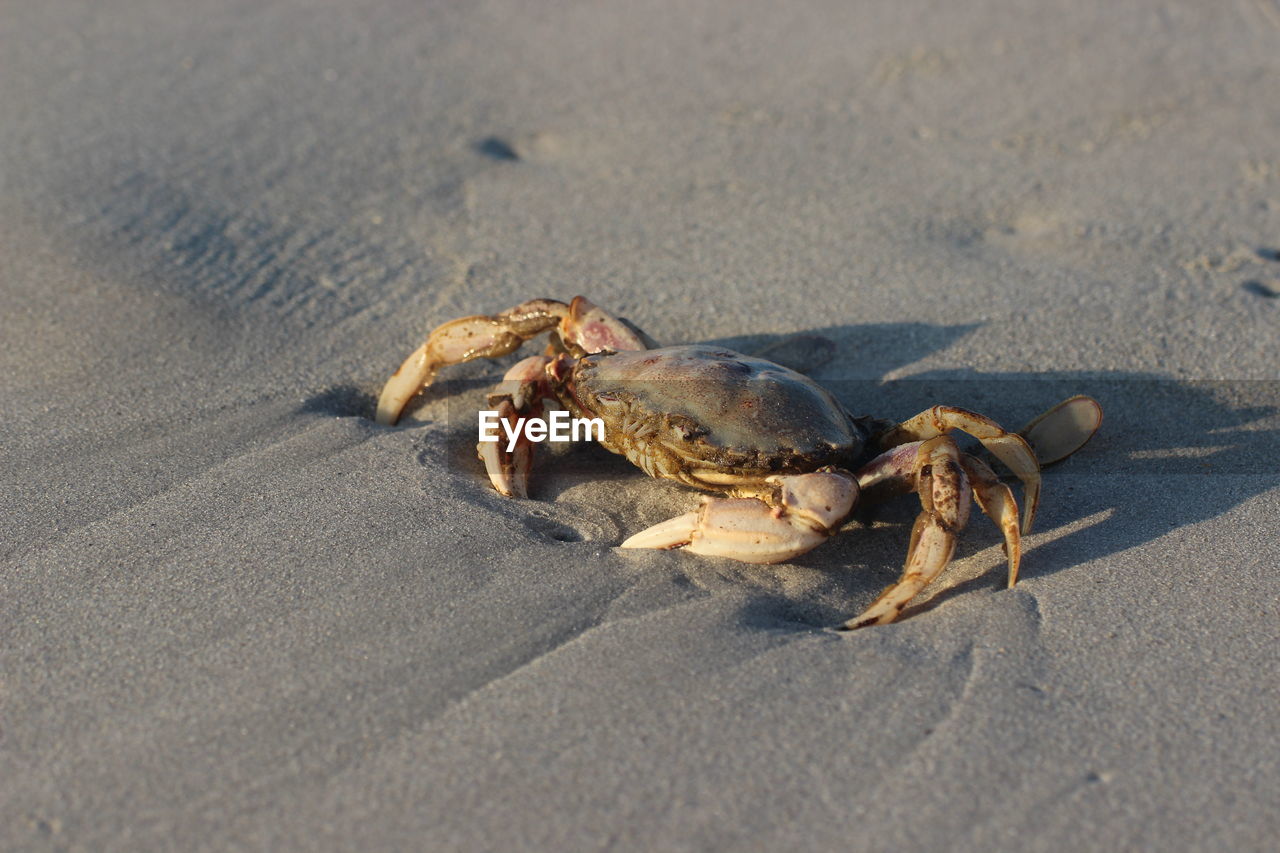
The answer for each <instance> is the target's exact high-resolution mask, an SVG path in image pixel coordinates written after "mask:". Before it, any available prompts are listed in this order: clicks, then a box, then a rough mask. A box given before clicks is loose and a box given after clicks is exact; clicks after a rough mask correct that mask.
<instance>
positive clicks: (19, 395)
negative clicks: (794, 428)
mask: <svg viewBox="0 0 1280 853" xmlns="http://www.w3.org/2000/svg"><path fill="white" fill-rule="evenodd" d="M3 18H4V25H3V26H2V27H0V115H2V116H3V118H2V119H0V340H3V343H4V346H3V347H0V423H2V426H0V430H2V434H3V438H2V439H0V449H2V452H0V483H2V484H3V489H2V490H0V519H2V522H3V529H2V530H0V577H2V578H3V580H2V582H0V583H2V586H0V847H2V848H4V849H6V850H25V849H36V850H40V849H49V850H80V849H83V850H95V851H111V850H121V851H124V850H130V851H132V850H154V849H176V850H201V849H242V848H253V849H272V850H288V849H294V850H304V849H305V850H340V849H360V850H387V849H421V850H498V849H516V850H523V849H529V850H547V851H560V850H596V849H613V850H778V849H786V850H832V849H841V850H982V851H986V850H994V849H1018V850H1027V851H1035V850H1073V851H1075V850H1119V849H1130V850H1131V849H1152V850H1233V851H1245V850H1268V849H1274V845H1275V843H1276V839H1277V838H1278V837H1280V800H1278V798H1277V791H1280V716H1278V715H1277V713H1276V708H1277V703H1278V702H1280V668H1278V667H1277V663H1278V657H1280V656H1278V654H1277V639H1278V633H1280V632H1278V631H1277V627H1278V626H1280V619H1277V613H1278V612H1280V581H1278V579H1277V578H1278V574H1277V562H1278V561H1280V544H1277V538H1276V536H1275V530H1276V518H1277V516H1278V515H1280V463H1278V461H1277V460H1280V439H1278V438H1277V436H1278V435H1280V432H1278V431H1280V414H1278V412H1280V393H1278V392H1277V388H1278V387H1280V386H1278V384H1277V381H1276V380H1277V379H1278V378H1280V377H1277V370H1276V352H1277V343H1278V342H1280V299H1276V298H1275V295H1276V293H1277V292H1278V291H1280V112H1278V111H1277V110H1276V109H1275V105H1276V93H1277V86H1278V84H1280V50H1278V49H1277V48H1278V46H1280V4H1277V3H1276V2H1275V0H1239V2H1234V3H1230V4H1222V5H1218V4H1208V3H1199V2H1192V0H1171V2H1135V3H1112V2H1082V3H1075V4H1070V5H1069V6H1067V5H1064V4H1059V5H1058V6H1057V7H1050V5H1049V4H1043V3H1031V2H1026V3H1020V2H987V0H979V2H974V3H965V4H948V3H922V2H902V3H896V4H879V3H856V4H846V3H841V2H835V0H830V2H816V3H801V4H772V3H754V2H738V1H737V0H715V2H708V3H700V4H687V3H675V2H669V3H648V2H646V3H626V4H622V3H618V4H613V5H612V6H611V7H609V8H598V7H597V6H596V5H594V4H569V3H558V4H554V5H552V4H536V5H535V4H526V3H519V2H513V0H507V2H482V3H468V4H447V5H439V6H437V5H434V4H433V5H425V4H421V3H416V2H405V1H404V0H400V2H389V3H384V4H378V5H377V6H372V5H370V6H368V7H366V6H365V5H364V4H352V3H302V2H269V3H260V2H254V3H248V2H241V3H223V4H208V3H195V2H190V0H187V2H168V1H167V0H166V2H159V0H156V1H155V2H118V3H111V4H98V3H86V2H72V0H51V2H47V3H41V4H33V3H27V4H22V3H10V4H6V9H5V11H4V13H3ZM578 293H582V294H585V295H587V296H589V297H590V298H591V299H593V300H595V301H596V302H598V303H599V304H601V305H602V306H605V307H607V308H609V309H611V310H615V311H617V312H618V313H620V314H622V315H625V316H627V317H629V318H630V319H631V320H633V321H634V322H636V323H637V324H639V325H640V326H641V327H643V328H644V329H645V331H647V332H648V333H649V334H650V335H651V336H653V337H654V338H655V339H657V340H658V341H661V342H663V343H690V342H701V341H714V342H718V343H720V344H724V345H729V346H733V347H736V348H739V349H743V350H748V351H755V350H758V349H759V348H761V347H764V346H767V345H770V344H773V343H777V342H785V341H787V340H789V339H790V338H791V337H792V336H795V335H819V336H822V337H824V338H826V339H828V340H829V341H831V342H832V344H833V350H832V357H831V358H830V359H829V360H827V361H826V363H824V364H821V365H818V366H816V367H815V368H814V370H813V375H814V377H815V378H817V379H818V380H820V381H822V382H823V383H824V384H826V385H827V386H828V387H830V388H831V389H832V390H833V391H834V392H835V393H836V394H837V396H839V397H840V399H841V400H842V402H844V403H845V404H846V405H847V406H848V407H849V408H851V409H852V410H855V411H857V412H865V413H867V414H872V415H876V416H879V417H885V418H905V417H908V416H910V415H912V414H915V413H916V412H918V411H920V410H921V409H922V408H924V407H927V406H929V405H932V404H934V403H939V402H946V403H950V404H954V405H960V406H966V407H970V408H974V409H978V410H981V411H983V412H985V413H987V414H989V415H991V416H992V417H994V418H996V419H997V420H1000V421H1002V422H1004V423H1006V424H1007V425H1009V426H1017V425H1019V424H1021V423H1023V422H1024V421H1025V420H1026V419H1028V418H1030V417H1031V416H1032V415H1034V414H1035V413H1036V412H1038V411H1040V410H1042V409H1044V408H1045V407H1047V406H1048V405H1050V404H1052V403H1054V402H1056V401H1057V400H1059V399H1061V398H1063V397H1065V396H1067V395H1069V394H1073V393H1087V394H1092V395H1093V396H1095V397H1097V398H1098V399H1099V400H1101V401H1102V403H1103V405H1104V407H1105V409H1106V422H1105V423H1104V425H1103V428H1102V431H1101V432H1100V433H1099V435H1098V436H1097V438H1096V439H1095V440H1094V441H1093V442H1092V443H1091V444H1090V445H1088V446H1087V447H1086V448H1085V449H1084V450H1083V451H1081V452H1080V453H1079V454H1077V455H1076V456H1075V457H1073V458H1071V459H1069V460H1068V461H1066V462H1065V463H1063V464H1061V465H1060V466H1057V467H1055V468H1053V469H1050V470H1049V471H1047V472H1046V483H1045V491H1044V500H1043V504H1042V508H1041V513H1040V517H1039V520H1038V523H1037V529H1036V531H1035V532H1034V533H1033V535H1032V536H1031V537H1030V539H1029V549H1028V551H1027V553H1026V555H1025V560H1024V568H1023V580H1022V582H1021V583H1019V584H1018V586H1017V587H1016V588H1014V589H1012V590H1006V589H1004V568H1003V562H1002V561H1003V555H1002V553H1001V548H1000V544H999V534H998V533H997V531H996V530H995V528H994V527H993V526H992V525H991V524H990V523H989V522H987V521H986V520H985V519H984V518H982V517H981V516H979V515H977V514H976V513H975V516H974V519H973V520H972V521H971V523H970V525H969V528H968V529H967V530H966V532H965V534H964V536H963V538H962V542H961V545H960V547H959V551H958V553H957V557H956V560H955V564H954V566H953V567H952V568H951V569H950V570H949V571H948V572H947V573H946V574H945V575H944V576H943V578H942V579H941V580H940V581H939V582H938V583H936V584H935V585H934V586H933V587H931V588H930V590H929V591H928V593H927V594H926V595H924V596H922V598H921V602H920V604H919V606H917V607H914V608H913V609H912V610H910V611H909V612H908V614H907V618H905V619H904V620H902V621H901V622H899V623H897V624H895V625H892V626H888V627H882V628H873V629H867V630H862V631H858V632H855V633H853V634H852V635H849V636H840V635H837V634H835V633H832V632H830V631H828V630H826V629H827V628H828V627H829V626H831V625H833V624H836V623H838V622H840V621H842V620H843V619H845V618H847V617H849V616H851V615H853V614H855V613H857V612H858V611H860V610H861V609H862V608H863V607H865V606H866V605H867V604H868V603H869V602H870V601H871V600H872V599H873V598H874V597H875V596H876V595H877V593H878V592H879V590H880V589H881V588H883V586H884V585H886V584H887V583H890V582H891V581H892V580H893V579H894V578H895V577H896V575H897V572H898V570H899V569H900V567H901V561H902V558H903V555H904V554H905V549H906V545H907V540H908V536H909V530H910V523H911V519H912V517H913V516H914V513H915V508H914V507H913V506H912V502H911V500H910V499H902V500H899V501H898V502H897V503H895V504H892V505H890V506H887V507H886V508H885V509H884V510H883V511H882V512H881V513H880V514H879V515H878V516H877V517H876V519H875V520H874V521H873V522H871V523H868V524H859V523H852V524H850V525H849V528H848V529H847V530H846V531H845V532H844V533H843V535H841V536H838V537H836V538H835V539H833V540H832V541H831V542H829V543H826V544H824V545H823V546H821V547H820V548H818V549H816V550H815V551H813V552H811V553H810V554H807V555H805V556H803V557H801V558H798V559H796V560H795V561H793V562H791V563H786V564H782V565H777V566H748V565H743V564H737V563H733V562H730V561H727V560H722V559H709V558H699V557H696V556H694V555H691V554H686V553H680V552H637V551H622V550H620V549H619V548H618V547H617V546H618V544H619V543H620V542H621V541H622V540H623V539H625V538H626V537H627V536H629V535H630V534H632V533H634V532H636V531H638V530H640V529H642V528H643V527H644V526H646V525H649V524H653V523H656V522H657V521H660V520H662V519H663V518H666V517H669V516H671V515H674V514H676V513H677V512H683V511H685V510H686V509H687V508H691V507H693V506H694V505H695V504H696V502H697V496H696V495H695V494H693V493H692V492H690V491H688V490H686V489H683V488H681V487H679V486H676V485H674V484H670V483H660V482H657V481H654V480H651V479H648V478H646V477H645V476H643V474H641V473H640V472H639V471H638V470H636V469H634V468H633V467H631V466H630V465H629V464H627V463H626V462H625V461H623V460H621V459H619V458H617V457H612V456H610V455H609V454H608V453H606V452H604V451H603V450H601V449H599V448H595V447H584V448H575V449H572V450H565V449H557V450H556V451H555V452H553V453H550V454H548V455H547V458H546V460H545V463H544V464H543V466H542V467H541V468H540V470H539V473H538V477H537V480H536V482H535V485H534V494H533V498H534V499H533V500H529V501H525V500H509V499H504V498H502V497H500V496H498V495H497V494H496V493H495V492H494V491H493V490H492V489H491V488H490V486H489V485H488V484H487V482H486V481H485V478H484V476H483V471H482V469H481V467H480V465H479V463H478V462H476V461H475V459H474V455H473V452H472V450H471V449H470V448H469V446H468V440H469V437H470V436H473V435H474V424H475V422H474V420H472V418H473V416H474V415H473V413H474V412H475V410H476V409H479V408H481V407H482V406H483V405H484V401H485V398H484V387H485V385H486V384H487V383H489V382H492V381H495V380H496V378H497V377H498V376H500V374H501V372H502V370H503V368H504V366H505V365H507V364H509V363H511V361H512V360H514V358H515V356H512V357H510V358H508V359H506V360H504V361H503V362H501V363H493V362H490V363H486V364H477V363H473V364H469V365H465V366H463V367H461V368H458V369H456V370H454V371H452V372H450V373H449V374H448V377H449V378H450V379H454V380H457V381H455V382H449V383H444V384H443V385H442V386H441V388H440V389H439V390H433V392H432V393H430V394H429V395H427V396H426V397H425V398H424V399H423V400H422V401H421V402H420V403H419V404H416V405H415V406H414V408H413V410H412V411H411V413H410V415H409V416H408V417H406V418H405V420H403V421H402V422H401V424H400V425H398V426H396V427H394V428H388V427H381V426H378V425H376V424H374V423H373V421H372V420H371V415H372V406H373V400H374V399H375V397H376V395H377V393H378V390H379V388H380V387H381V383H382V382H383V381H384V380H385V379H386V377H387V376H389V375H390V373H391V372H392V371H393V370H394V369H395V368H396V366H397V365H398V364H399V363H400V361H401V359H403V358H404V356H405V355H407V354H408V353H409V352H410V351H411V350H412V349H413V348H414V347H415V346H417V345H418V344H419V343H420V342H421V340H422V337H423V335H424V334H425V333H426V331H428V330H429V329H430V328H432V327H433V326H435V325H437V324H439V323H441V322H444V321H446V320H449V319H452V318H454V317H458V316H462V315H465V314H472V313H477V312H493V311H498V310H501V309H504V308H507V307H509V306H511V305H514V304H516V303H518V302H520V301H523V300H524V299H527V298H531V297H536V296H548V297H555V298H561V299H567V298H569V297H571V296H573V295H575V294H578ZM529 351H530V352H532V351H533V348H532V347H530V348H529Z"/></svg>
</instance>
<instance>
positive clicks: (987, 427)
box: [876, 406, 1083, 534]
mask: <svg viewBox="0 0 1280 853" xmlns="http://www.w3.org/2000/svg"><path fill="white" fill-rule="evenodd" d="M1033 426H1034V424H1033ZM956 429H959V430H963V431H964V432H967V433H969V435H972V436H973V437H974V438H976V439H978V441H980V442H982V445H983V446H984V447H986V448H987V450H990V451H991V453H992V454H993V455H994V456H995V457H996V458H997V459H999V460H1000V461H1001V462H1003V463H1004V464H1005V465H1007V466H1009V469H1010V470H1011V471H1013V473H1014V474H1016V475H1017V476H1018V479H1019V480H1021V481H1022V489H1023V500H1024V501H1025V504H1026V505H1025V506H1024V507H1023V510H1022V532H1023V534H1026V533H1029V532H1030V531H1031V523H1032V522H1033V521H1035V517H1036V508H1037V507H1038V506H1039V505H1040V464H1039V462H1038V461H1037V460H1036V454H1035V451H1033V450H1032V449H1031V445H1029V444H1027V441H1026V439H1024V438H1023V437H1022V436H1021V435H1018V434H1017V433H1012V432H1008V431H1007V430H1005V429H1004V428H1003V427H1001V426H1000V425H999V424H998V423H996V422H995V421H993V420H991V419H990V418H988V417H986V416H984V415H980V414H978V413H977V412H970V411H968V410H967V409H959V408H956V407H955V406H934V407H933V408H932V409H926V410H925V411H923V412H921V413H920V414H918V415H916V416H915V417H914V418H911V419H909V420H905V421H903V422H902V423H900V424H898V425H897V426H895V427H891V428H890V429H888V430H886V431H885V432H883V433H881V434H880V435H878V436H877V437H876V441H877V442H878V443H879V444H880V446H881V447H885V448H890V447H896V446H897V445H899V444H906V443H907V442H910V441H919V440H921V439H929V438H934V437H936V436H941V435H946V434H947V433H949V432H951V431H952V430H956ZM1081 443H1083V442H1081Z"/></svg>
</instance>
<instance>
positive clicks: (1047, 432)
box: [1018, 394, 1102, 468]
mask: <svg viewBox="0 0 1280 853" xmlns="http://www.w3.org/2000/svg"><path fill="white" fill-rule="evenodd" d="M1100 426H1102V406H1100V405H1099V404H1098V401H1097V400H1095V399H1093V398H1092V397H1086V396H1084V395H1083V394H1077V395H1076V396H1075V397H1069V398H1067V399H1066V400H1063V401H1062V402H1061V403H1059V404H1058V405H1056V406H1054V407H1053V408H1051V409H1049V410H1048V411H1046V412H1044V413H1043V414H1041V415H1039V416H1038V417H1036V418H1034V419H1033V420H1032V421H1031V423H1029V424H1027V425H1026V426H1024V427H1023V428H1022V429H1020V430H1018V435H1020V436H1022V437H1023V438H1025V439H1026V440H1027V443H1028V444H1030V445H1031V449H1032V450H1034V451H1035V454H1036V459H1039V460H1040V467H1042V468H1043V467H1044V466H1046V465H1052V464H1053V463H1055V462H1059V461H1061V460H1063V459H1066V458H1067V457H1068V456H1070V455H1071V454H1072V453H1075V452H1076V451H1077V450H1079V449H1080V448H1081V447H1084V445H1085V443H1086V442H1088V441H1089V439H1091V438H1093V434H1094V433H1095V432H1097V431H1098V427H1100Z"/></svg>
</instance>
